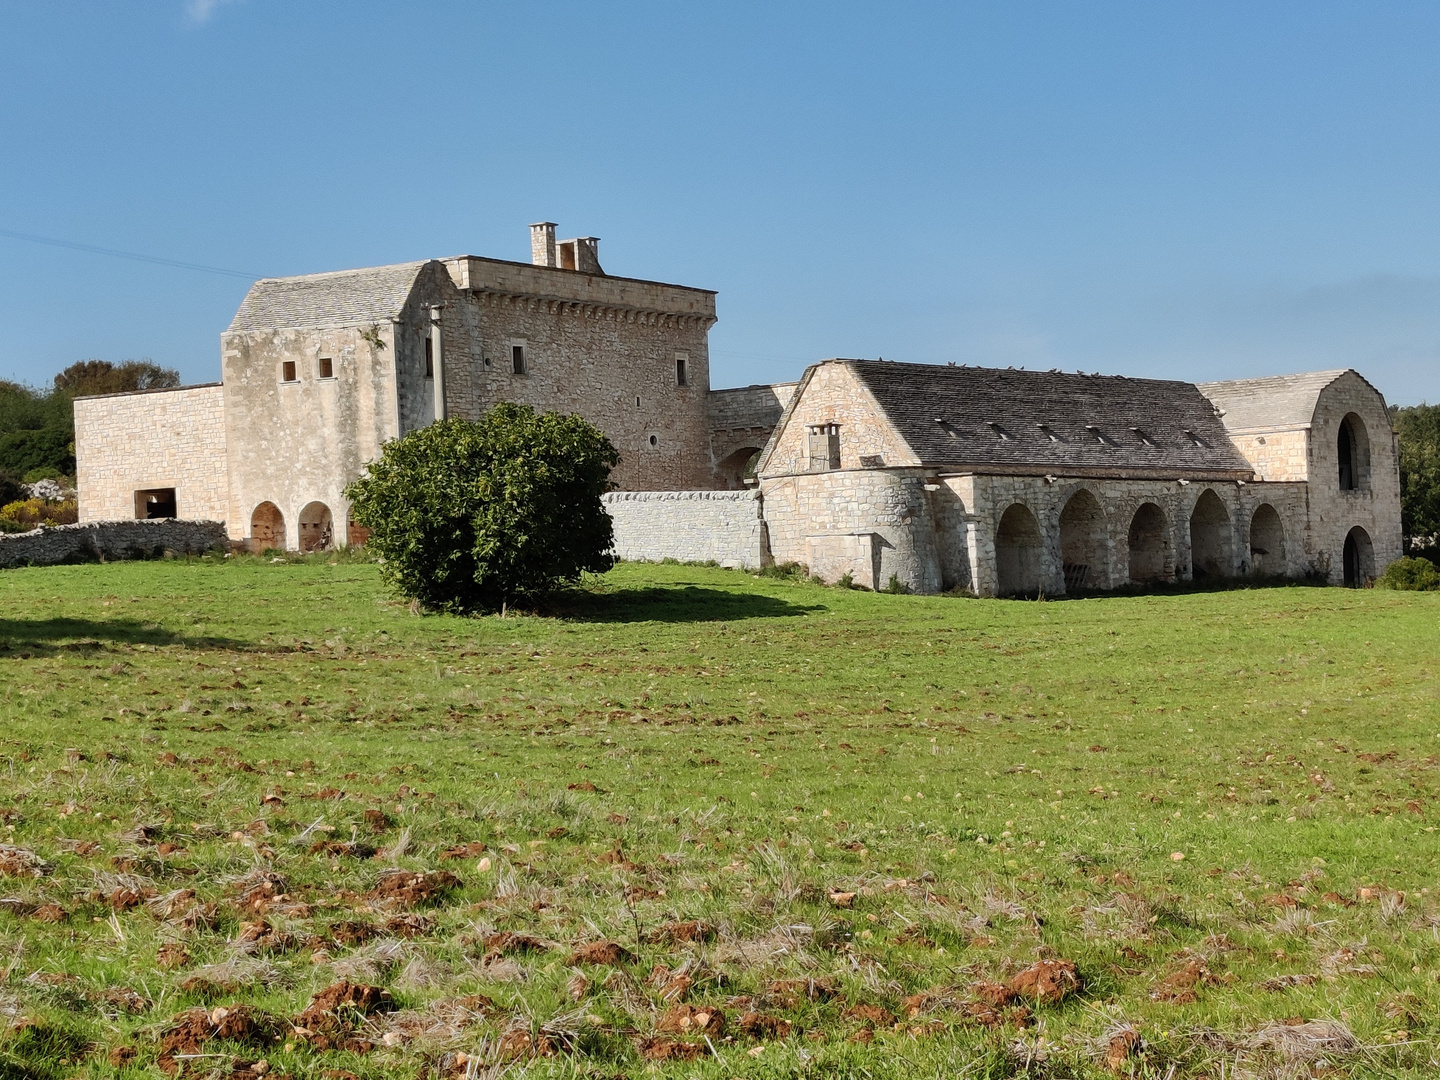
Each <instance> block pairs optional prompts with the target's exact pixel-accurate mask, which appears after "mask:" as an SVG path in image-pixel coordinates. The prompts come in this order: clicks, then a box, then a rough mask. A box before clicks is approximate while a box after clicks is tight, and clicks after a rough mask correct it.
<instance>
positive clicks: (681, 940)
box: [645, 919, 715, 945]
mask: <svg viewBox="0 0 1440 1080" xmlns="http://www.w3.org/2000/svg"><path fill="white" fill-rule="evenodd" d="M713 940H715V928H714V927H713V926H711V925H710V924H709V923H707V922H704V921H702V920H700V919H692V920H690V921H688V922H671V923H666V924H665V925H664V926H661V927H659V928H658V929H655V930H651V931H648V932H647V933H646V934H645V941H646V942H647V943H648V944H651V945H678V944H688V943H689V942H692V941H702V942H703V941H713Z"/></svg>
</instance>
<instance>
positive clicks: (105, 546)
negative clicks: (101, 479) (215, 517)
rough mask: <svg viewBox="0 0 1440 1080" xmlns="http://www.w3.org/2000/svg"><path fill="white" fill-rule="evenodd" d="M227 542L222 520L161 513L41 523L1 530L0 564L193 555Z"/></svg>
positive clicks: (46, 563) (14, 564)
mask: <svg viewBox="0 0 1440 1080" xmlns="http://www.w3.org/2000/svg"><path fill="white" fill-rule="evenodd" d="M227 545H228V541H227V539H226V535H225V526H224V525H222V524H221V523H220V522H218V521H175V520H173V519H165V520H159V521H90V522H83V523H81V524H79V525H53V526H49V525H42V526H41V527H40V528H38V529H31V530H30V531H29V532H23V533H6V534H0V569H3V568H6V567H12V566H55V565H57V564H59V563H78V562H102V561H106V560H110V559H153V558H155V557H156V556H159V555H163V554H164V553H165V552H167V551H172V552H174V553H175V554H177V555H197V554H199V553H200V552H202V551H209V550H211V549H212V548H225V547H227Z"/></svg>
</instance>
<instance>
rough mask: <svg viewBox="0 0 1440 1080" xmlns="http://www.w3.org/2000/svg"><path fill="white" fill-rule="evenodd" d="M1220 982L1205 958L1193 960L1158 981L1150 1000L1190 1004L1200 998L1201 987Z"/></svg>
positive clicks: (1172, 1003)
mask: <svg viewBox="0 0 1440 1080" xmlns="http://www.w3.org/2000/svg"><path fill="white" fill-rule="evenodd" d="M1218 982H1220V980H1219V979H1218V978H1216V977H1215V975H1214V974H1212V973H1211V971H1210V969H1209V968H1208V967H1207V966H1206V965H1205V962H1204V961H1203V960H1191V961H1190V962H1189V963H1187V964H1186V965H1185V966H1184V967H1182V968H1181V969H1180V970H1179V971H1174V972H1171V973H1170V974H1169V975H1167V976H1165V978H1163V979H1161V980H1160V981H1159V982H1158V983H1156V984H1155V986H1154V987H1153V988H1152V989H1151V991H1150V1000H1151V1001H1161V1002H1164V1003H1166V1004H1168V1005H1189V1004H1191V1003H1193V1002H1195V1001H1198V1000H1199V999H1200V995H1199V990H1200V988H1202V987H1206V986H1214V985H1215V984H1216V983H1218Z"/></svg>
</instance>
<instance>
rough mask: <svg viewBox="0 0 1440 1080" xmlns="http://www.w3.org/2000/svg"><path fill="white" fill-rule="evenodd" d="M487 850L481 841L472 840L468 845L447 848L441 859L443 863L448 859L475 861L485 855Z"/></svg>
mask: <svg viewBox="0 0 1440 1080" xmlns="http://www.w3.org/2000/svg"><path fill="white" fill-rule="evenodd" d="M486 850H487V848H486V847H485V845H484V844H483V843H481V842H480V841H479V840H471V841H470V842H469V843H468V844H456V845H455V846H454V847H448V848H446V849H445V850H444V851H442V852H441V853H440V859H441V861H442V862H443V861H444V860H446V859H473V858H475V857H477V856H479V855H484V854H485V852H486Z"/></svg>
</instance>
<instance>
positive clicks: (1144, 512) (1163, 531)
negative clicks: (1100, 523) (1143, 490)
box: [1129, 503, 1174, 584]
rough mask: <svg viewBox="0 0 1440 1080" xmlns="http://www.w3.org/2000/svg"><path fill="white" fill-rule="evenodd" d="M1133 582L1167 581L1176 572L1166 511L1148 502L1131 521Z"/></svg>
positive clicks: (1131, 577)
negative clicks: (1166, 521)
mask: <svg viewBox="0 0 1440 1080" xmlns="http://www.w3.org/2000/svg"><path fill="white" fill-rule="evenodd" d="M1129 546H1130V580H1131V581H1134V582H1139V583H1141V584H1144V583H1146V582H1151V581H1164V580H1165V579H1167V578H1169V577H1170V575H1171V573H1172V572H1173V565H1174V564H1173V563H1172V562H1171V559H1170V537H1169V528H1168V527H1167V526H1166V524H1165V511H1164V510H1161V509H1160V507H1158V506H1156V505H1155V504H1154V503H1146V504H1145V505H1144V506H1142V507H1140V509H1139V510H1136V511H1135V516H1134V517H1133V518H1131V519H1130V545H1129Z"/></svg>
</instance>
